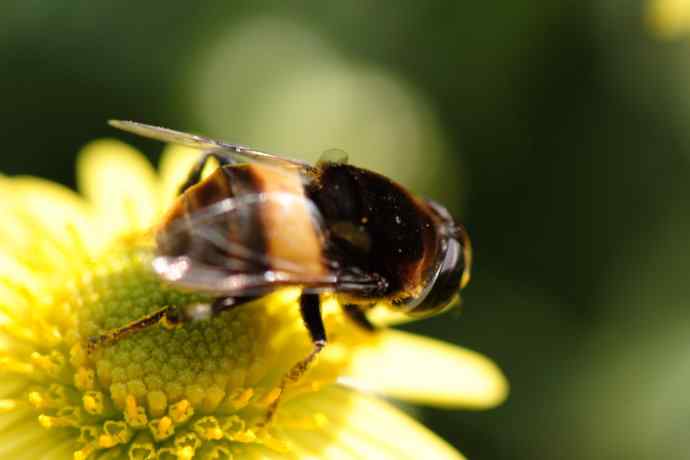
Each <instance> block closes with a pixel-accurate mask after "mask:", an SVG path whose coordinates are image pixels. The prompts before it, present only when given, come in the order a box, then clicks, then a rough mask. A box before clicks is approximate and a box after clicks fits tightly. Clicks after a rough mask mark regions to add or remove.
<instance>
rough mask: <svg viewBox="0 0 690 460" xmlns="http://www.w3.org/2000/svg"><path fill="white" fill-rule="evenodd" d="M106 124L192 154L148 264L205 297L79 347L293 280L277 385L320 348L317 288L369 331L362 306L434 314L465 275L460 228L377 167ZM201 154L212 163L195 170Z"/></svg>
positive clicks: (467, 256) (213, 311)
mask: <svg viewBox="0 0 690 460" xmlns="http://www.w3.org/2000/svg"><path fill="white" fill-rule="evenodd" d="M110 124H111V125H112V126H114V127H116V128H119V129H122V130H125V131H129V132H132V133H135V134H138V135H141V136H145V137H149V138H153V139H157V140H160V141H164V142H170V143H176V144H181V145H185V146H190V147H194V148H197V149H199V150H200V151H201V152H200V158H199V160H198V162H197V163H196V165H195V166H194V167H193V169H192V170H191V171H190V173H189V177H188V178H187V180H186V182H185V183H184V184H182V186H181V187H180V193H179V197H178V198H177V201H176V202H175V203H174V204H173V206H172V208H171V209H170V210H169V211H168V213H167V215H166V216H165V217H164V219H163V221H162V223H161V224H160V226H159V227H158V229H157V232H156V254H155V258H154V261H153V269H154V270H155V272H156V273H157V274H158V276H160V277H161V278H162V279H163V280H165V281H166V282H168V283H170V284H171V285H173V286H177V287H180V288H184V289H188V290H193V291H197V292H204V293H208V294H211V295H212V297H214V298H215V299H216V300H215V301H213V302H212V303H211V304H210V305H194V306H189V307H185V306H169V307H164V308H162V309H161V310H159V311H156V312H154V313H152V314H150V315H147V316H146V317H144V318H140V319H138V320H136V321H134V322H132V323H130V324H127V325H125V326H123V327H121V328H119V329H116V330H113V331H107V332H106V333H104V334H103V335H101V336H99V337H93V338H91V339H90V344H89V346H90V348H91V349H93V348H94V347H97V346H100V345H106V344H109V343H113V342H115V341H117V340H119V339H121V338H123V337H125V336H127V335H129V334H131V333H133V332H135V331H137V330H141V329H143V328H145V327H148V326H151V325H154V324H158V323H163V324H166V323H167V324H172V325H176V324H180V323H182V322H185V321H190V320H194V319H198V318H209V317H212V316H214V315H217V314H219V313H221V312H223V311H226V310H230V309H233V308H237V307H239V306H240V305H242V304H244V303H247V302H249V301H251V300H255V299H257V298H258V297H261V296H263V295H266V294H268V293H269V292H271V291H273V290H275V289H277V288H280V287H283V286H299V287H301V288H302V294H301V296H300V300H299V306H300V311H301V314H302V318H303V319H304V324H305V326H306V328H307V330H308V332H309V334H310V336H311V340H312V343H313V349H312V351H311V353H310V354H309V355H308V356H306V357H305V358H304V359H302V360H301V361H300V362H298V363H296V364H295V365H294V366H293V367H292V369H291V370H290V372H288V374H286V376H285V377H284V378H283V382H282V383H281V389H283V388H284V387H285V385H287V384H288V383H289V381H294V380H297V379H298V378H299V377H300V375H301V374H302V373H304V372H305V371H306V369H307V368H308V367H309V365H310V363H311V362H312V361H313V360H314V358H315V357H316V356H317V354H318V353H319V352H320V351H321V350H322V349H323V347H324V346H325V345H326V341H327V338H326V331H325V328H324V325H323V321H322V318H321V310H320V295H321V294H322V293H324V292H328V293H331V294H332V295H335V296H336V298H337V299H338V301H339V303H340V304H341V305H342V308H343V311H344V313H345V314H346V315H347V316H348V317H350V318H351V319H352V320H353V321H354V323H356V324H357V325H359V326H360V327H362V328H364V329H366V330H370V331H373V330H375V327H374V325H373V324H372V323H371V322H370V321H369V319H368V318H367V315H366V312H367V310H368V309H370V308H371V307H372V306H374V305H376V304H381V303H383V304H385V305H386V306H388V307H390V308H391V309H394V310H397V311H402V312H404V313H407V314H409V315H430V314H436V313H439V312H441V311H443V310H445V309H446V308H448V307H449V306H451V305H452V304H453V301H454V300H455V299H456V298H457V297H458V296H459V290H460V288H462V287H464V286H465V285H466V284H467V282H468V281H469V277H470V264H471V248H470V241H469V238H468V236H467V233H466V232H465V230H464V228H463V227H462V226H461V225H459V224H458V223H456V222H455V221H454V220H453V218H452V217H451V216H450V214H449V213H448V211H447V210H446V209H445V208H444V207H443V206H441V205H439V204H437V203H434V202H433V201H430V200H426V199H422V198H419V197H417V196H414V195H413V194H411V193H410V192H408V191H407V190H405V189H404V188H403V187H402V186H400V185H398V184H397V183H395V182H393V181H392V180H390V179H388V178H386V177H384V176H382V175H380V174H377V173H375V172H371V171H367V170H365V169H362V168H358V167H355V166H351V165H348V164H347V163H346V161H345V160H343V159H340V160H338V161H333V160H330V161H329V160H328V159H323V160H320V161H319V162H318V163H317V164H316V165H315V166H313V165H311V164H308V163H305V162H302V161H300V160H294V159H290V158H286V157H282V156H276V155H271V154H268V153H264V152H260V151H257V150H253V149H251V148H247V147H244V146H241V145H236V144H228V143H225V142H221V141H217V140H213V139H208V138H205V137H201V136H197V135H193V134H188V133H183V132H178V131H174V130H171V129H167V128H161V127H157V126H151V125H146V124H142V123H137V122H132V121H110ZM211 159H214V160H215V161H217V162H218V164H219V167H218V168H217V169H216V170H215V171H214V172H213V173H212V174H210V175H209V176H208V177H206V178H202V171H203V170H204V167H205V166H206V164H207V162H208V161H209V160H211ZM275 404H276V405H277V401H276V403H275ZM275 407H276V406H273V407H272V408H270V410H269V418H270V416H271V414H272V412H273V411H275Z"/></svg>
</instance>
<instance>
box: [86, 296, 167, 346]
mask: <svg viewBox="0 0 690 460" xmlns="http://www.w3.org/2000/svg"><path fill="white" fill-rule="evenodd" d="M174 310H175V308H174V307H171V306H167V307H163V308H161V309H159V310H156V311H154V312H153V313H149V314H148V315H146V316H143V317H141V318H139V319H137V320H134V321H132V322H130V323H127V324H125V325H124V326H122V327H118V328H116V329H112V330H110V331H106V332H104V333H103V334H101V335H99V336H95V337H89V341H88V345H87V348H88V352H89V353H93V352H94V351H96V349H97V348H99V347H105V346H108V345H112V344H113V343H116V342H119V341H120V340H122V339H124V338H125V337H128V336H130V335H132V334H134V333H136V332H139V331H142V330H144V329H146V328H148V327H151V326H153V325H155V324H158V323H161V322H163V323H164V324H165V323H166V322H168V323H170V324H174V323H175V321H176V317H177V313H176V312H175V311H174ZM168 317H170V318H173V320H172V321H170V320H169V319H168V320H167V321H166V318H168Z"/></svg>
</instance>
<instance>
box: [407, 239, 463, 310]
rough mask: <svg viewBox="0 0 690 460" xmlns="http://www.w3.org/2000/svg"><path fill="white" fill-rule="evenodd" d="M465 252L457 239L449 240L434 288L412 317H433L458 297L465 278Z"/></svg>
mask: <svg viewBox="0 0 690 460" xmlns="http://www.w3.org/2000/svg"><path fill="white" fill-rule="evenodd" d="M466 272H467V271H466V269H465V252H464V251H463V247H462V245H461V244H460V242H459V241H458V240H457V239H456V238H453V237H451V238H448V240H447V241H446V247H445V251H444V256H443V261H442V262H441V266H440V268H439V271H438V274H437V276H436V279H435V280H433V281H432V282H433V286H432V287H431V289H430V290H429V293H428V294H427V295H426V297H425V298H424V300H423V301H422V302H421V303H420V304H419V305H417V306H415V307H414V308H413V309H412V310H411V311H410V312H409V313H410V314H412V315H417V314H421V315H431V314H436V313H440V312H441V311H443V310H444V309H446V308H448V307H449V306H451V305H452V304H453V302H454V301H455V300H456V299H457V297H458V291H459V290H460V287H461V286H462V282H463V280H464V278H465V277H467V278H469V275H465V273H466Z"/></svg>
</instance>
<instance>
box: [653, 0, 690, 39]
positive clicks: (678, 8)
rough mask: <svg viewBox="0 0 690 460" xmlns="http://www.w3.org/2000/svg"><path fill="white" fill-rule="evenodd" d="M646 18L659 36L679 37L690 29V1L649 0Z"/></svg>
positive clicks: (665, 37)
mask: <svg viewBox="0 0 690 460" xmlns="http://www.w3.org/2000/svg"><path fill="white" fill-rule="evenodd" d="M646 19H647V23H648V26H649V28H650V29H651V31H652V32H653V33H654V34H656V36H657V37H659V38H664V39H674V38H679V37H681V36H682V35H685V34H687V33H688V31H690V1H689V0H649V3H648V5H647V18H646Z"/></svg>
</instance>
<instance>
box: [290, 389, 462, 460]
mask: <svg viewBox="0 0 690 460" xmlns="http://www.w3.org/2000/svg"><path fill="white" fill-rule="evenodd" d="M290 404H291V405H293V407H295V406H299V411H300V412H302V413H305V414H310V415H312V416H314V415H317V416H319V417H320V418H321V419H322V420H323V422H322V424H321V426H319V427H318V428H315V429H311V430H286V434H287V435H288V436H289V439H290V441H291V443H290V444H291V445H292V446H293V448H294V450H295V453H296V454H297V455H296V457H297V458H299V459H300V460H303V459H324V460H325V459H328V460H336V459H337V460H344V459H348V460H355V459H378V460H406V459H409V460H419V459H434V460H461V459H462V458H463V457H462V456H461V455H460V454H459V453H458V452H457V451H456V450H455V449H453V448H452V447H451V446H450V445H448V444H447V443H446V442H445V441H443V440H442V439H441V438H439V437H438V436H436V435H435V434H434V433H432V432H431V431H429V430H428V429H427V428H425V427H424V426H422V425H421V424H419V423H418V422H416V421H415V420H413V419H412V418H410V417H409V416H407V415H405V414H404V413H402V412H401V411H399V410H398V409H396V408H395V407H393V406H391V405H389V404H388V403H386V402H384V401H381V400H379V399H376V398H373V397H370V396H366V395H363V394H360V393H357V392H355V391H352V390H349V389H346V388H343V387H340V386H337V385H333V386H330V387H327V388H324V389H323V390H322V391H319V392H318V393H315V394H312V395H309V396H306V397H304V398H298V399H297V400H295V401H291V402H290ZM286 406H288V404H286Z"/></svg>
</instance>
